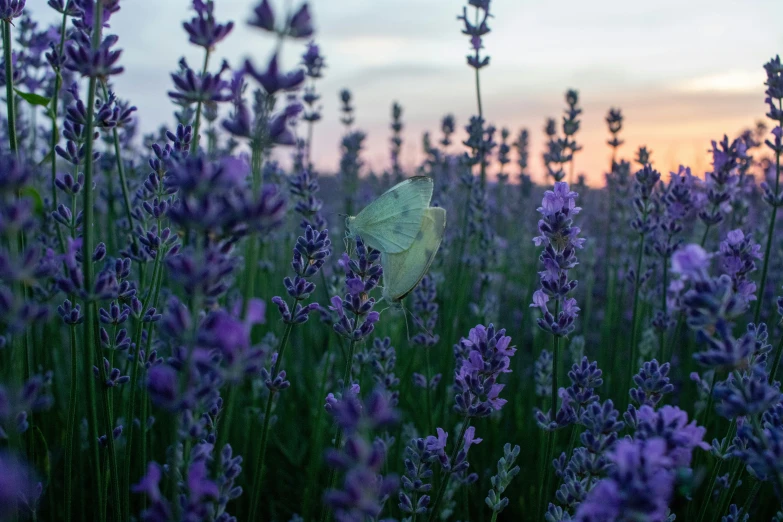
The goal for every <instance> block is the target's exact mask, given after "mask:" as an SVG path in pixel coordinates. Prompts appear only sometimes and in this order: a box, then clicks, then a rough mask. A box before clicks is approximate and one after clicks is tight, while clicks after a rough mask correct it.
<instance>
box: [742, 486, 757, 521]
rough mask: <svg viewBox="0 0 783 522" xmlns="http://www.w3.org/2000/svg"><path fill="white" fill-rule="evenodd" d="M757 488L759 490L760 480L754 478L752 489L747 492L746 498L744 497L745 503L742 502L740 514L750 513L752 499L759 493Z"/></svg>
mask: <svg viewBox="0 0 783 522" xmlns="http://www.w3.org/2000/svg"><path fill="white" fill-rule="evenodd" d="M759 490H761V481H760V480H756V481H755V483H754V484H753V489H751V490H750V493H748V498H746V499H745V503H744V504H742V511H740V515H747V514H748V513H750V506H751V505H752V504H753V501H754V500H756V495H758V494H759Z"/></svg>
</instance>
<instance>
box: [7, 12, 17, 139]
mask: <svg viewBox="0 0 783 522" xmlns="http://www.w3.org/2000/svg"><path fill="white" fill-rule="evenodd" d="M3 53H4V58H5V96H6V98H5V102H6V107H7V111H8V115H7V117H8V142H9V145H10V147H11V152H15V153H16V154H17V155H18V154H19V142H18V141H17V137H16V107H15V105H14V66H13V62H12V60H13V53H12V52H11V20H10V19H9V20H3Z"/></svg>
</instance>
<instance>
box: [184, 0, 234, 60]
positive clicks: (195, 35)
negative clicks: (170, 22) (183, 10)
mask: <svg viewBox="0 0 783 522" xmlns="http://www.w3.org/2000/svg"><path fill="white" fill-rule="evenodd" d="M193 9H194V10H195V11H196V16H194V17H193V18H192V19H191V20H190V21H189V22H184V23H183V24H182V26H183V27H184V28H185V31H186V32H187V33H188V36H189V37H190V43H192V44H193V45H198V46H200V47H203V48H204V49H206V50H207V51H211V50H213V49H214V47H215V45H216V44H218V43H219V42H220V41H222V40H223V39H224V38H225V37H226V36H228V34H229V33H230V32H231V30H232V29H233V28H234V22H228V23H225V24H220V23H218V22H217V21H216V20H215V15H214V10H215V4H214V3H213V2H211V1H209V0H207V1H206V2H204V1H203V0H193Z"/></svg>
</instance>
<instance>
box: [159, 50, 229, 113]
mask: <svg viewBox="0 0 783 522" xmlns="http://www.w3.org/2000/svg"><path fill="white" fill-rule="evenodd" d="M179 67H180V70H179V71H178V72H177V73H172V74H171V79H172V81H173V82H174V88H175V89H176V91H169V93H168V95H169V97H170V98H171V99H172V100H174V102H175V103H178V104H180V105H183V106H188V105H192V104H194V103H208V102H224V101H229V100H231V94H230V93H229V92H228V91H227V89H228V86H229V85H228V82H226V81H225V80H223V79H222V78H221V77H220V76H221V75H222V74H223V72H225V70H226V68H227V67H226V66H225V65H224V67H223V68H222V69H221V70H220V72H218V74H216V75H213V74H211V73H203V74H202V73H196V72H195V71H194V70H193V69H191V68H190V67H189V66H188V63H187V62H186V61H185V59H184V58H182V59H181V60H180V61H179Z"/></svg>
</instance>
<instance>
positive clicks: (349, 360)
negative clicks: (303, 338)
mask: <svg viewBox="0 0 783 522" xmlns="http://www.w3.org/2000/svg"><path fill="white" fill-rule="evenodd" d="M358 324H359V318H358V317H356V319H355V320H354V328H356V325H358ZM355 350H356V341H354V340H353V339H351V342H350V343H348V354H347V356H346V358H345V370H344V371H343V390H347V389H348V387H349V384H348V379H350V377H351V369H352V368H353V354H354V352H355ZM343 393H345V391H343ZM342 442H343V431H342V430H341V429H339V428H338V429H337V436H335V439H334V447H335V448H336V449H338V450H339V449H340V446H341V445H342ZM336 478H337V473H336V471H335V470H334V468H332V469H331V470H330V471H329V479H328V480H327V482H326V483H327V485H328V486H327V490H329V489H332V488H334V481H335V479H336ZM328 518H329V512H328V510H327V509H326V506H324V509H323V511H322V512H321V520H327V519H328Z"/></svg>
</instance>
